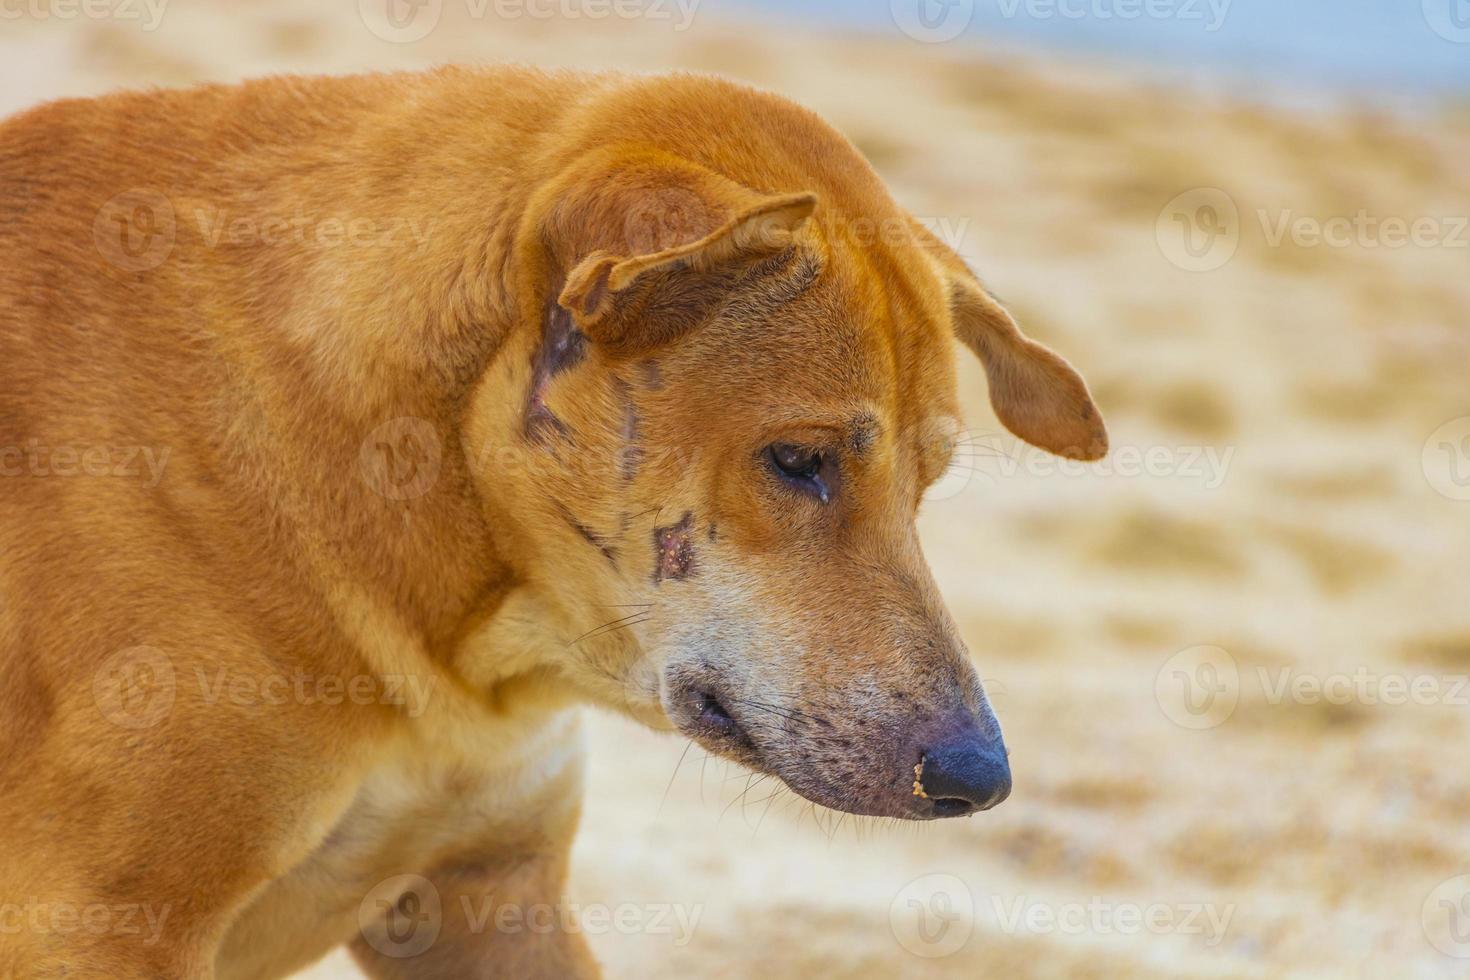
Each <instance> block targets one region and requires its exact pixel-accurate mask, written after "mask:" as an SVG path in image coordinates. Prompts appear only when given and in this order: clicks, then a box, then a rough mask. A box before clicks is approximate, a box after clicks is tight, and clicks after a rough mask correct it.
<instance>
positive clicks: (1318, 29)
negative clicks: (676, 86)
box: [737, 0, 1470, 97]
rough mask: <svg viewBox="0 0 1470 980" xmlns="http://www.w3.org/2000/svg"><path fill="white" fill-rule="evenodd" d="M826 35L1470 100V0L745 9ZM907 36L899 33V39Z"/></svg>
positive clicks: (801, 4) (785, 4) (1134, 0)
mask: <svg viewBox="0 0 1470 980" xmlns="http://www.w3.org/2000/svg"><path fill="white" fill-rule="evenodd" d="M737 5H739V6H744V7H747V8H753V9H759V10H761V11H765V12H774V13H782V14H787V15H791V16H797V17H801V18H803V19H811V20H820V21H821V22H823V23H825V24H828V25H829V26H843V27H849V28H854V29H859V30H865V31H866V30H872V31H884V32H892V33H898V32H899V31H900V30H901V28H902V26H908V27H910V28H913V29H916V30H917V31H918V32H920V33H925V32H927V33H928V34H929V36H930V37H931V38H934V37H944V36H946V35H948V34H949V33H951V32H952V31H954V30H956V29H958V28H963V31H962V33H961V34H960V38H962V39H963V38H983V39H990V40H999V41H1022V42H1026V43H1028V44H1032V45H1042V46H1047V47H1061V48H1068V49H1073V50H1082V51H1088V52H1095V53H1100V54H1108V55H1119V56H1124V57H1127V58H1129V59H1130V60H1135V61H1142V62H1145V63H1148V64H1151V65H1155V66H1157V67H1160V68H1165V69H1184V70H1187V71H1189V72H1191V73H1196V74H1205V75H1215V76H1218V77H1221V78H1222V79H1238V80H1240V81H1242V82H1245V83H1249V84H1252V85H1253V86H1260V87H1264V88H1268V89H1269V88H1271V87H1275V86H1276V85H1278V84H1282V85H1303V84H1305V85H1309V86H1313V87H1319V88H1327V89H1332V90H1338V91H1343V92H1351V93H1354V94H1365V95H1366V94H1375V93H1376V94H1381V95H1384V96H1387V97H1402V96H1406V95H1408V96H1412V95H1414V94H1421V93H1422V94H1436V95H1459V94H1465V93H1470V0H737ZM900 36H901V35H900Z"/></svg>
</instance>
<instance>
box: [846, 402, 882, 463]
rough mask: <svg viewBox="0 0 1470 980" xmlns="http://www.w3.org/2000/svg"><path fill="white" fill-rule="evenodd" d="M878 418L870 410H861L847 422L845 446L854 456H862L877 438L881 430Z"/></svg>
mask: <svg viewBox="0 0 1470 980" xmlns="http://www.w3.org/2000/svg"><path fill="white" fill-rule="evenodd" d="M881 428H882V427H881V426H880V425H879V423H878V418H877V416H875V415H874V414H873V413H872V412H863V413H862V414H861V415H858V416H856V417H854V418H853V419H852V420H851V421H850V422H848V424H847V448H848V449H850V450H851V451H852V454H853V455H854V456H863V455H865V454H866V453H867V451H868V450H869V449H871V448H872V446H873V443H874V442H876V441H877V439H878V433H879V431H880V430H881Z"/></svg>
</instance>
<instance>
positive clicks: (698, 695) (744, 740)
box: [689, 688, 764, 768]
mask: <svg viewBox="0 0 1470 980" xmlns="http://www.w3.org/2000/svg"><path fill="white" fill-rule="evenodd" d="M689 697H690V700H691V702H692V708H693V717H692V721H693V726H692V727H693V731H691V732H689V734H690V735H691V736H692V737H693V738H694V739H695V740H696V741H698V742H699V743H701V744H702V745H704V746H705V747H706V748H709V749H712V750H714V751H716V752H719V753H722V754H728V755H732V756H736V757H738V758H740V761H742V762H746V764H747V765H749V764H750V763H749V762H747V759H746V757H747V756H749V757H754V758H756V759H759V757H760V750H759V749H758V748H756V744H755V741H754V740H753V739H752V738H751V737H750V735H749V734H748V733H747V732H746V730H745V728H744V726H742V725H741V724H740V722H738V721H736V720H735V716H734V715H733V714H732V713H731V711H730V709H729V708H727V707H726V706H725V702H724V701H722V700H721V699H720V696H719V695H718V694H716V693H715V692H714V691H711V690H703V689H699V688H695V689H694V690H692V691H691V692H690V695H689ZM752 768H764V767H758V766H752Z"/></svg>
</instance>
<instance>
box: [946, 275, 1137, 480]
mask: <svg viewBox="0 0 1470 980" xmlns="http://www.w3.org/2000/svg"><path fill="white" fill-rule="evenodd" d="M949 302H950V312H951V315H952V316H953V318H954V329H955V333H956V334H957V335H958V336H959V339H960V340H961V341H963V342H964V344H965V346H966V347H968V348H970V350H972V351H974V352H975V355H976V356H977V357H979V358H980V363H981V364H983V365H984V366H985V377H986V379H987V380H988V381H989V384H990V404H991V405H992V406H993V407H994V408H995V414H996V416H997V417H998V418H999V419H1000V421H1001V422H1002V423H1003V424H1004V425H1005V427H1006V428H1007V429H1009V430H1011V432H1012V433H1013V434H1015V435H1016V436H1018V437H1020V438H1021V439H1024V440H1025V441H1027V442H1029V443H1031V445H1033V446H1038V447H1040V448H1042V449H1045V450H1047V451H1048V452H1053V453H1056V454H1057V455H1058V456H1065V457H1067V458H1069V459H1081V460H1095V459H1101V458H1102V457H1103V456H1104V455H1106V454H1107V451H1108V432H1107V429H1106V428H1105V427H1104V426H1103V420H1102V416H1101V415H1100V414H1099V413H1098V410H1097V406H1096V405H1094V404H1093V401H1092V396H1091V395H1090V394H1089V393H1088V391H1087V382H1085V381H1083V380H1082V375H1080V374H1078V373H1077V372H1076V370H1074V369H1073V367H1072V365H1070V364H1068V363H1067V362H1066V361H1065V360H1063V359H1062V357H1061V356H1060V355H1059V354H1057V353H1055V352H1054V351H1052V350H1050V349H1049V348H1047V347H1044V346H1042V345H1041V344H1038V343H1037V342H1036V341H1034V340H1032V339H1030V338H1029V337H1027V336H1026V335H1025V334H1023V333H1022V332H1021V328H1020V327H1018V326H1017V325H1016V321H1015V320H1014V319H1013V318H1012V317H1011V315H1010V313H1009V312H1007V311H1006V308H1005V307H1004V306H1001V305H1000V303H998V302H996V300H995V298H994V297H992V296H991V295H990V294H989V293H987V292H986V291H985V289H984V288H983V287H982V286H981V285H980V284H979V283H978V282H976V281H975V279H974V278H973V277H971V276H969V275H968V274H961V275H956V276H954V277H953V278H952V279H951V281H950V286H949Z"/></svg>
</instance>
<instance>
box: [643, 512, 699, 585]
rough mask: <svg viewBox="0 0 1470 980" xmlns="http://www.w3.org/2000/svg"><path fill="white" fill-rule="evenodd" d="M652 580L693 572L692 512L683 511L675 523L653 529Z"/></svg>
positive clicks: (679, 577)
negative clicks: (682, 514)
mask: <svg viewBox="0 0 1470 980" xmlns="http://www.w3.org/2000/svg"><path fill="white" fill-rule="evenodd" d="M653 551H654V559H653V581H654V584H655V585H656V584H658V583H659V582H662V581H663V580H664V579H675V580H677V579H684V578H688V577H689V576H690V575H693V574H694V514H693V513H691V512H689V511H685V512H684V516H683V517H682V518H681V519H680V520H679V523H677V524H670V525H669V526H667V527H656V528H654V529H653Z"/></svg>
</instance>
